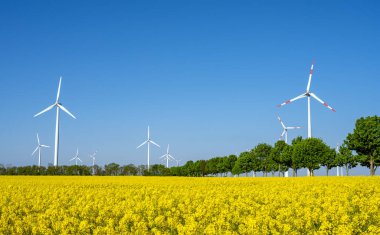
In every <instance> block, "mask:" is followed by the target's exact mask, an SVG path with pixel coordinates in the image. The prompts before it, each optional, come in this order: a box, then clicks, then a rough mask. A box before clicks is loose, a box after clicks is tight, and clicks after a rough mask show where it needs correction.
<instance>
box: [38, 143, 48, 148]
mask: <svg viewBox="0 0 380 235" xmlns="http://www.w3.org/2000/svg"><path fill="white" fill-rule="evenodd" d="M40 146H41V147H44V148H50V146H49V145H43V144H41V145H40Z"/></svg>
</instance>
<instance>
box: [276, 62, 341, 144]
mask: <svg viewBox="0 0 380 235" xmlns="http://www.w3.org/2000/svg"><path fill="white" fill-rule="evenodd" d="M313 68H314V64H311V68H310V74H309V82H308V83H307V87H306V92H305V93H303V94H301V95H299V96H297V97H295V98H293V99H291V100H288V101H285V102H284V103H282V104H279V105H277V107H282V106H284V105H286V104H289V103H291V102H293V101H295V100H298V99H302V98H306V97H307V137H308V138H311V109H310V97H313V98H314V99H316V100H317V101H318V102H320V103H321V104H323V105H324V106H325V107H327V108H328V109H330V110H332V111H333V112H336V111H335V109H333V108H332V107H330V106H329V105H328V104H327V103H326V102H324V101H322V100H321V99H320V98H318V96H316V95H315V94H314V93H312V92H310V85H311V77H312V75H313Z"/></svg>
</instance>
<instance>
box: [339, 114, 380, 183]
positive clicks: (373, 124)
mask: <svg viewBox="0 0 380 235" xmlns="http://www.w3.org/2000/svg"><path fill="white" fill-rule="evenodd" d="M345 144H346V145H347V147H348V148H349V149H350V150H354V151H356V153H357V154H358V155H359V157H358V161H359V162H360V164H361V165H362V166H366V167H369V169H370V175H371V176H373V175H375V171H376V168H377V167H378V166H379V165H380V117H378V116H376V115H375V116H372V117H366V118H364V117H362V118H359V119H358V120H356V123H355V129H354V131H353V133H349V134H348V135H347V138H346V140H345Z"/></svg>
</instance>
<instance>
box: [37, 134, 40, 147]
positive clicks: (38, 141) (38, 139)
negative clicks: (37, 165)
mask: <svg viewBox="0 0 380 235" xmlns="http://www.w3.org/2000/svg"><path fill="white" fill-rule="evenodd" d="M37 143H38V145H40V138H39V137H38V133H37Z"/></svg>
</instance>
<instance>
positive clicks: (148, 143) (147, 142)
mask: <svg viewBox="0 0 380 235" xmlns="http://www.w3.org/2000/svg"><path fill="white" fill-rule="evenodd" d="M144 144H147V145H148V171H149V152H150V148H149V146H150V144H154V145H156V146H157V147H160V146H159V145H158V144H156V143H155V142H153V140H151V139H150V134H149V126H148V139H147V140H146V141H144V142H143V143H142V144H140V145H139V146H137V148H140V147H141V146H143V145H144Z"/></svg>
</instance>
